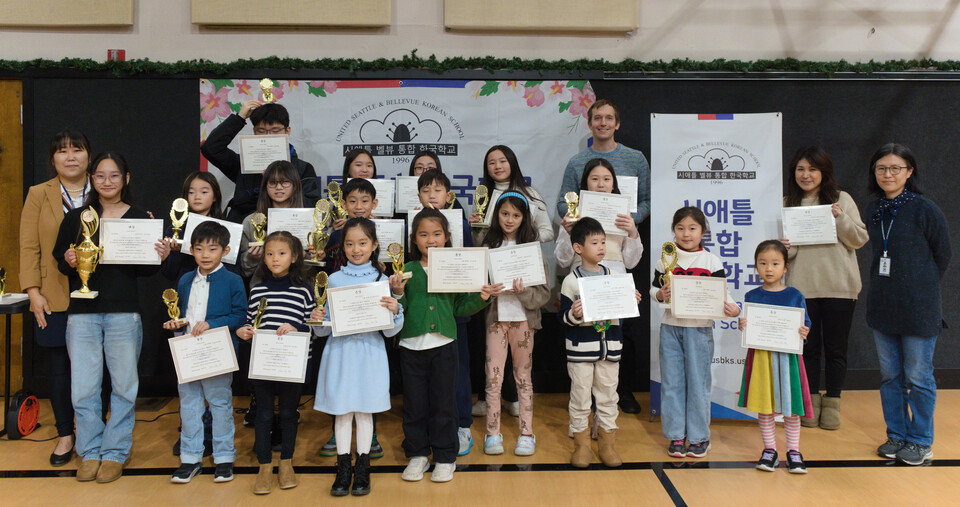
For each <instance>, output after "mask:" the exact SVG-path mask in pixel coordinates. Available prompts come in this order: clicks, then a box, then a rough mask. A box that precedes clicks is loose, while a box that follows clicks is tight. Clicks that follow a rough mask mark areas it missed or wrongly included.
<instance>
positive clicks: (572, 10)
mask: <svg viewBox="0 0 960 507" xmlns="http://www.w3.org/2000/svg"><path fill="white" fill-rule="evenodd" d="M638 9H639V0H603V1H602V2H584V1H583V0H486V1H483V2H478V1H476V0H444V2H443V24H444V26H445V27H447V28H452V29H461V30H532V31H540V30H543V31H552V32H555V31H569V32H583V31H589V32H597V31H599V32H628V31H630V30H635V29H636V28H637V27H638V23H639V21H638V17H639V13H638Z"/></svg>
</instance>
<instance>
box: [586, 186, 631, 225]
mask: <svg viewBox="0 0 960 507" xmlns="http://www.w3.org/2000/svg"><path fill="white" fill-rule="evenodd" d="M630 201H631V199H630V196H627V195H623V194H608V193H606V192H591V191H589V190H581V191H580V216H581V217H590V218H594V219H596V220H597V221H598V222H600V225H602V226H603V232H605V233H607V234H612V235H616V236H626V235H627V231H625V230H623V229H620V228H618V227H617V215H618V214H622V215H629V214H630ZM633 202H634V204H636V202H637V198H636V197H634V198H633Z"/></svg>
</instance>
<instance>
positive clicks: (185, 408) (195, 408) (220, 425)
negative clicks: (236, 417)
mask: <svg viewBox="0 0 960 507" xmlns="http://www.w3.org/2000/svg"><path fill="white" fill-rule="evenodd" d="M232 381H233V373H224V374H223V375H217V376H215V377H210V378H205V379H203V380H195V381H193V382H187V383H185V384H180V385H178V386H177V389H178V390H179V391H180V426H181V429H180V462H181V463H200V462H201V461H202V460H203V412H204V409H205V407H204V400H206V401H207V403H209V404H210V413H211V415H213V462H214V463H233V462H234V460H235V458H236V454H237V453H236V451H235V450H234V447H233V430H234V423H233V390H232V389H231V387H230V384H231V382H232Z"/></svg>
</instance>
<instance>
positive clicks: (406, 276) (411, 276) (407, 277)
mask: <svg viewBox="0 0 960 507" xmlns="http://www.w3.org/2000/svg"><path fill="white" fill-rule="evenodd" d="M411 278H413V273H404V274H403V276H401V277H400V279H401V280H409V279H411Z"/></svg>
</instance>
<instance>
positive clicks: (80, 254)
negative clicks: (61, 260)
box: [70, 206, 103, 299]
mask: <svg viewBox="0 0 960 507" xmlns="http://www.w3.org/2000/svg"><path fill="white" fill-rule="evenodd" d="M80 225H81V226H82V227H83V241H81V242H80V244H79V245H74V244H71V245H70V248H71V249H72V250H74V251H75V252H77V275H79V276H80V288H79V289H78V290H75V291H73V292H71V293H70V297H73V298H80V299H93V298H95V297H97V295H99V292H97V291H95V290H90V287H88V286H87V282H89V281H90V275H92V274H93V272H94V271H95V270H96V269H97V264H98V263H99V262H100V256H102V255H103V247H102V246H97V245H95V244H94V243H93V239H91V238H93V234H94V233H95V232H97V228H99V227H100V216H99V215H97V212H96V211H95V210H94V209H93V206H91V207H89V208H87V209H85V210H84V211H83V213H81V214H80Z"/></svg>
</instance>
